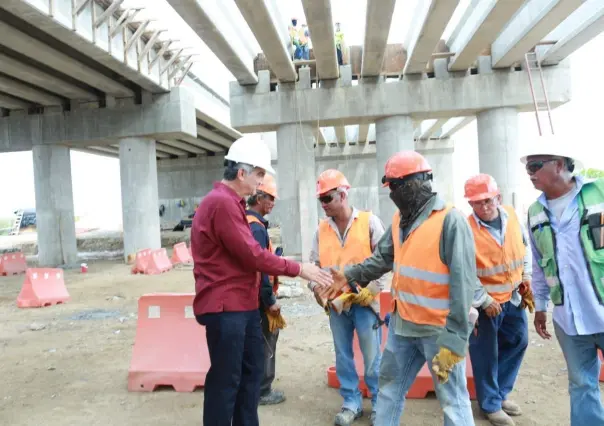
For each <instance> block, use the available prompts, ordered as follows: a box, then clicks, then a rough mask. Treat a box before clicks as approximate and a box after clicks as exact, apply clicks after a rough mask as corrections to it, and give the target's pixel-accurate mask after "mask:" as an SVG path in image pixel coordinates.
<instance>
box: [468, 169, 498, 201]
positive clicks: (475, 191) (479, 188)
mask: <svg viewBox="0 0 604 426" xmlns="http://www.w3.org/2000/svg"><path fill="white" fill-rule="evenodd" d="M464 191H465V195H464V197H466V199H467V200H468V201H480V200H488V199H489V198H493V197H494V196H496V195H499V187H498V186H497V182H495V179H494V178H493V176H491V175H487V174H486V173H481V174H479V175H476V176H473V177H471V178H470V179H468V180H467V182H466V184H465V185H464Z"/></svg>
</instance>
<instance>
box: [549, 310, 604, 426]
mask: <svg viewBox="0 0 604 426" xmlns="http://www.w3.org/2000/svg"><path fill="white" fill-rule="evenodd" d="M554 330H555V331H556V337H557V338H558V343H559V344H560V347H561V348H562V353H563V354H564V358H565V359H566V366H567V368H568V392H569V393H570V424H571V425H572V426H583V425H603V424H604V408H603V407H602V400H601V399H600V386H599V381H598V379H599V376H600V359H599V358H598V349H600V350H602V349H603V348H604V333H598V334H588V335H585V336H569V335H567V334H566V333H564V331H563V330H562V328H560V327H559V326H558V324H556V322H555V321H554Z"/></svg>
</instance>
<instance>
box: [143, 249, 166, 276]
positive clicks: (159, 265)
mask: <svg viewBox="0 0 604 426" xmlns="http://www.w3.org/2000/svg"><path fill="white" fill-rule="evenodd" d="M170 269H172V262H170V258H169V257H168V252H167V251H166V249H165V248H160V249H157V250H151V256H150V257H149V263H148V264H147V269H146V271H145V274H149V275H156V274H161V273H163V272H166V271H169V270H170Z"/></svg>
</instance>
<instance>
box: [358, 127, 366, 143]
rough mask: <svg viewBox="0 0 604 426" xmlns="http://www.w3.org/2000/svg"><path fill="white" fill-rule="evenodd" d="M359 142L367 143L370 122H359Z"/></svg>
mask: <svg viewBox="0 0 604 426" xmlns="http://www.w3.org/2000/svg"><path fill="white" fill-rule="evenodd" d="M358 135H359V136H358V138H357V139H358V140H357V143H367V137H368V136H369V124H359V133H358Z"/></svg>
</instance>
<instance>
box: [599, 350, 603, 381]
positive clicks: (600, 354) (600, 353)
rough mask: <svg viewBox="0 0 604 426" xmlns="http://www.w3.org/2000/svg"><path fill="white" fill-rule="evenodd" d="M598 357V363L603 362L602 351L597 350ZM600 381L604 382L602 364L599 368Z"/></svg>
mask: <svg viewBox="0 0 604 426" xmlns="http://www.w3.org/2000/svg"><path fill="white" fill-rule="evenodd" d="M598 356H599V357H600V362H603V361H604V356H603V355H602V351H601V350H598ZM600 381H601V382H604V364H602V365H601V366H600Z"/></svg>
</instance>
